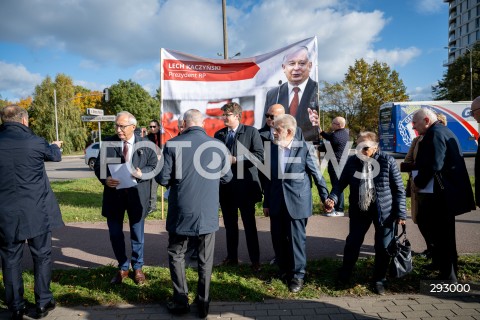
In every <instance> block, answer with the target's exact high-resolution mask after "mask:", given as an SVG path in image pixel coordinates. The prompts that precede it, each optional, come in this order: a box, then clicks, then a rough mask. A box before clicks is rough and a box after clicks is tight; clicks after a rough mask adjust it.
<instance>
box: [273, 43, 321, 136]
mask: <svg viewBox="0 0 480 320" xmlns="http://www.w3.org/2000/svg"><path fill="white" fill-rule="evenodd" d="M310 54H311V53H310V52H309V50H308V48H307V47H305V46H297V47H293V48H292V49H291V50H290V51H288V52H287V53H286V54H285V56H284V57H283V61H282V69H283V72H284V73H285V76H286V78H287V82H285V83H283V84H282V85H280V86H278V87H275V88H273V89H270V90H269V91H268V92H267V97H266V99H265V108H264V109H265V110H264V113H267V111H268V108H269V107H270V106H272V105H274V104H277V103H278V104H281V105H282V106H283V107H284V108H285V113H286V114H290V115H292V116H294V117H295V119H296V121H297V126H298V127H300V128H301V129H302V132H303V135H304V137H305V140H306V141H312V142H314V143H315V142H318V141H319V134H318V129H317V128H316V127H313V126H312V123H311V122H310V119H309V112H308V108H310V109H311V110H312V111H317V112H318V97H317V91H318V83H317V82H316V81H314V80H312V79H311V78H310V71H311V70H312V61H311V57H310ZM264 123H265V122H264Z"/></svg>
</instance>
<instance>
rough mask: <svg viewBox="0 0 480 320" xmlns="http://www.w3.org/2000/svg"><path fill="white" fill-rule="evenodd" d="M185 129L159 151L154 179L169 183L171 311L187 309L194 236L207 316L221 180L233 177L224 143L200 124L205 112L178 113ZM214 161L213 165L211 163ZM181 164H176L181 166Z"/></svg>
mask: <svg viewBox="0 0 480 320" xmlns="http://www.w3.org/2000/svg"><path fill="white" fill-rule="evenodd" d="M182 122H183V124H184V127H185V129H184V130H183V132H182V134H181V135H179V136H177V137H175V138H173V139H170V140H169V141H168V142H167V145H166V148H165V149H164V150H163V158H164V165H163V168H162V170H161V171H160V174H159V175H158V176H157V177H156V178H155V179H156V180H157V182H158V183H159V184H161V185H163V186H166V187H170V194H169V195H168V215H167V226H166V227H167V231H168V261H169V265H170V274H171V277H172V282H173V301H171V302H169V303H168V304H167V308H168V310H169V311H170V312H171V313H176V314H182V313H187V312H188V311H189V309H190V308H189V305H188V286H187V280H186V276H185V252H186V251H187V243H188V242H189V241H190V239H189V238H192V237H195V238H196V241H195V244H196V249H197V250H198V259H197V260H198V286H197V297H196V299H195V300H196V302H197V308H198V315H199V316H200V318H205V317H206V316H207V315H208V307H209V302H210V294H209V291H210V279H211V275H212V267H213V255H214V248H215V232H216V231H217V230H218V228H219V225H218V203H219V188H220V184H225V183H227V182H229V181H230V180H231V179H232V172H231V171H230V162H229V159H228V158H227V157H226V154H227V151H226V150H225V146H224V145H223V143H221V142H219V141H218V140H216V139H213V138H210V137H209V136H208V135H207V134H206V133H205V130H204V129H203V125H204V117H203V115H202V113H201V112H200V111H198V110H195V109H191V110H188V111H187V112H185V115H184V117H183V121H182ZM217 158H218V159H219V161H216V163H217V165H218V167H215V168H211V167H210V166H211V165H212V163H213V162H214V161H213V160H214V159H217ZM180 163H181V166H180Z"/></svg>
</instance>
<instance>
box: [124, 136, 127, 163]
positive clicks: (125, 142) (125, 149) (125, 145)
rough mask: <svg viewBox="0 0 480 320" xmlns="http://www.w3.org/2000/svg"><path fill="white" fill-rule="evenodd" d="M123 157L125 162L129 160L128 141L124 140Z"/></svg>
mask: <svg viewBox="0 0 480 320" xmlns="http://www.w3.org/2000/svg"><path fill="white" fill-rule="evenodd" d="M123 158H124V159H125V162H128V142H127V141H123Z"/></svg>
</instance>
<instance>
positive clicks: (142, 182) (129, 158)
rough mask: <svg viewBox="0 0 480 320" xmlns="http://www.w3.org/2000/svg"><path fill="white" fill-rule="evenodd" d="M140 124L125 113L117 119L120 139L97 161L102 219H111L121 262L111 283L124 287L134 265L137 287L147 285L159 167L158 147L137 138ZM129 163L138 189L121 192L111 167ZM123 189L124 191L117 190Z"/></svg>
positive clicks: (107, 142)
mask: <svg viewBox="0 0 480 320" xmlns="http://www.w3.org/2000/svg"><path fill="white" fill-rule="evenodd" d="M136 124H137V120H136V119H135V117H134V116H133V115H132V114H131V113H129V112H127V111H122V112H120V113H118V114H117V117H116V119H115V130H116V132H117V134H116V135H114V136H112V137H109V138H106V139H104V140H103V142H102V148H101V149H100V153H99V156H98V157H97V160H96V161H95V175H96V176H97V178H98V180H99V181H100V182H101V183H102V184H103V186H104V188H103V203H102V216H104V217H106V218H107V225H108V232H109V234H110V242H111V243H112V248H113V253H114V254H115V258H116V259H117V261H118V269H119V270H118V272H117V273H116V274H115V276H114V277H113V278H112V280H111V281H110V283H111V284H120V283H122V281H123V280H124V279H125V278H126V277H128V270H129V265H130V263H131V265H132V268H133V271H134V278H133V279H134V281H135V283H137V284H139V285H142V284H143V283H144V282H145V275H144V273H143V271H142V267H143V248H144V223H145V217H146V216H147V213H148V209H149V202H150V179H152V178H153V177H154V173H153V172H152V171H154V170H155V167H156V165H157V161H158V160H157V155H156V153H155V148H156V146H155V145H154V144H153V142H151V141H149V140H148V139H146V138H142V137H140V136H137V135H135V134H134V130H135V128H136ZM120 162H121V163H125V164H126V165H127V166H128V167H129V168H130V170H131V171H132V173H131V177H130V179H132V180H133V181H135V185H133V186H130V187H127V188H121V185H120V180H118V179H114V178H112V174H111V172H110V169H109V167H108V163H117V164H118V163H120ZM117 187H120V188H117ZM125 211H127V215H128V223H129V225H130V244H131V249H132V257H131V259H130V261H129V259H128V258H127V253H126V251H125V237H124V234H123V220H124V217H125Z"/></svg>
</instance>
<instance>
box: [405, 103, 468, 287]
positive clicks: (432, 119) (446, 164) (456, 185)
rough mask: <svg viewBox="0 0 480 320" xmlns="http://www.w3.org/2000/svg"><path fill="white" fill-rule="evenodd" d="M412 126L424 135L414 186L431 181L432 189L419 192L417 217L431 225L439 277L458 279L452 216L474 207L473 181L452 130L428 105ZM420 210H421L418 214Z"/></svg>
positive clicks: (420, 186) (416, 163)
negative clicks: (438, 118) (442, 122)
mask: <svg viewBox="0 0 480 320" xmlns="http://www.w3.org/2000/svg"><path fill="white" fill-rule="evenodd" d="M412 124H413V129H415V130H417V132H418V133H419V134H421V135H423V139H422V141H421V142H419V148H418V153H417V157H416V158H415V168H416V169H418V174H417V176H416V177H415V178H414V179H413V181H414V183H415V186H416V187H417V188H420V189H424V188H425V187H426V186H427V185H428V184H429V183H430V182H431V181H433V190H431V191H433V192H423V191H425V190H423V191H422V190H419V192H418V212H419V214H418V217H417V220H418V219H420V218H422V219H424V221H423V222H422V221H420V220H419V221H418V223H419V224H420V223H423V224H425V223H427V224H429V225H430V226H431V229H430V230H431V237H432V247H433V250H432V251H433V252H432V262H433V263H434V264H435V265H436V266H437V267H438V269H439V271H440V274H439V275H438V280H447V281H450V282H453V283H456V282H457V272H458V265H457V263H458V255H457V245H456V240H455V216H457V215H460V214H464V213H467V212H470V211H472V210H475V208H476V207H475V199H474V197H473V191H472V185H471V184H470V178H469V176H468V172H467V167H466V165H465V160H464V159H463V154H462V150H461V148H460V143H459V142H458V139H457V137H456V136H455V134H454V133H453V132H452V131H451V130H450V129H449V128H447V127H446V126H445V125H443V124H441V123H440V122H439V121H438V120H437V115H436V114H435V113H434V112H433V111H432V110H430V109H427V108H422V109H419V110H418V111H416V112H415V114H414V115H413V118H412ZM420 213H421V214H420Z"/></svg>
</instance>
